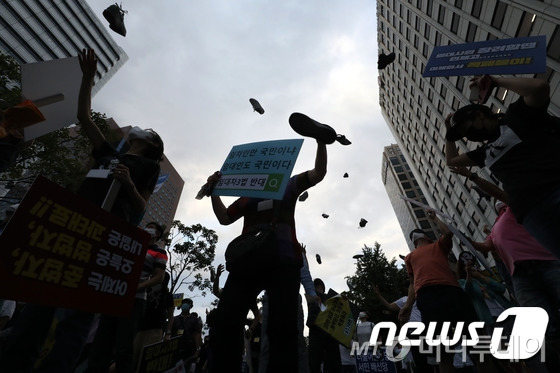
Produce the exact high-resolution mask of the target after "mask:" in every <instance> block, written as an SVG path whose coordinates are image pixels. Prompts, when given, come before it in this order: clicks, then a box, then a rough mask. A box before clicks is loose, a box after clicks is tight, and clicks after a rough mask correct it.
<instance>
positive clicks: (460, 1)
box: [455, 0, 463, 9]
mask: <svg viewBox="0 0 560 373" xmlns="http://www.w3.org/2000/svg"><path fill="white" fill-rule="evenodd" d="M455 7H457V8H459V9H461V8H462V7H463V0H455Z"/></svg>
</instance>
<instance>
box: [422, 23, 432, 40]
mask: <svg viewBox="0 0 560 373" xmlns="http://www.w3.org/2000/svg"><path fill="white" fill-rule="evenodd" d="M431 32H432V26H430V24H428V23H426V24H425V25H424V37H425V38H426V39H428V40H430V34H431Z"/></svg>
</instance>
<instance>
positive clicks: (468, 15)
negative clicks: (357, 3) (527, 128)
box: [377, 0, 560, 240]
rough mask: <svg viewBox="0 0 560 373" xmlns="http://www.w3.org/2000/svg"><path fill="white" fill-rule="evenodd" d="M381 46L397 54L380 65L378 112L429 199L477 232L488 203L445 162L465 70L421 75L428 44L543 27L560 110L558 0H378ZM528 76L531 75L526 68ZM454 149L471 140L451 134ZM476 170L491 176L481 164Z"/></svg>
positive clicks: (501, 99)
mask: <svg viewBox="0 0 560 373" xmlns="http://www.w3.org/2000/svg"><path fill="white" fill-rule="evenodd" d="M377 4H378V5H377V19H378V35H377V38H378V46H379V53H389V52H395V54H396V59H395V61H394V62H393V63H391V64H389V65H388V66H387V67H386V68H385V69H382V70H379V102H380V105H381V109H382V113H383V116H384V117H385V120H386V122H387V124H388V126H389V128H390V130H391V132H392V133H393V136H394V137H395V139H396V142H397V144H398V145H399V147H400V149H401V150H402V153H403V156H404V157H405V159H406V161H407V163H408V164H409V165H410V168H411V171H412V173H413V174H414V177H415V179H416V180H417V182H418V184H419V186H420V188H421V189H422V191H423V192H424V196H425V198H426V199H427V201H428V203H429V204H430V205H431V206H432V207H434V208H437V209H441V210H442V211H444V212H446V213H447V214H449V215H450V216H451V217H452V218H453V219H454V221H455V222H456V223H457V226H458V228H459V229H460V230H461V231H463V232H465V233H466V234H467V235H469V236H471V237H472V238H474V239H475V240H482V239H483V238H484V234H483V233H482V227H483V226H484V225H489V226H490V225H492V224H493V222H494V220H495V217H496V213H495V211H494V208H493V204H492V203H491V202H490V203H489V200H488V199H486V198H483V197H481V195H480V194H479V193H478V192H477V191H476V189H475V188H473V184H472V183H471V182H470V181H468V180H466V179H465V178H464V177H462V176H458V175H456V174H454V173H452V172H450V171H449V168H448V167H447V166H446V162H445V155H444V145H445V139H444V136H445V124H444V119H445V117H446V116H447V115H448V114H449V113H452V112H454V111H455V110H456V109H458V108H459V107H461V106H463V105H466V104H468V103H469V101H468V96H469V87H468V85H469V77H465V76H459V77H457V76H453V77H432V78H423V77H422V72H423V70H424V67H425V66H426V64H427V61H428V59H429V57H430V54H431V52H432V50H433V48H434V46H440V45H449V44H462V43H467V42H475V41H483V40H493V39H507V38H514V37H525V36H534V35H546V38H547V72H546V73H544V74H539V75H538V77H540V78H544V79H546V80H548V81H549V83H550V85H551V103H550V106H549V109H550V112H551V113H553V114H555V115H560V90H558V89H557V88H558V83H559V81H560V74H559V72H560V6H559V5H558V1H556V0H544V1H537V0H508V1H500V0H447V1H444V0H378V2H377ZM527 76H529V77H534V76H536V75H527ZM517 97H518V96H517V95H516V94H514V93H513V92H508V91H507V90H504V89H497V90H496V91H494V95H493V96H492V97H491V98H490V99H489V101H488V103H487V105H489V106H490V107H491V108H492V110H494V111H495V112H497V111H504V110H505V108H506V107H507V106H508V105H509V104H510V103H511V102H513V101H514V100H515V99H517ZM457 146H458V148H459V151H460V152H465V151H468V150H471V149H474V148H475V147H476V144H473V143H470V142H469V143H465V142H463V141H462V140H461V141H459V142H457ZM477 172H478V174H479V176H482V177H484V178H485V179H487V180H490V181H494V182H497V180H496V179H495V178H494V177H493V175H492V174H491V173H490V172H489V171H488V170H487V169H481V170H480V171H478V170H477Z"/></svg>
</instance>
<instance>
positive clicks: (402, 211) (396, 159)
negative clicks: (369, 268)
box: [381, 144, 439, 251]
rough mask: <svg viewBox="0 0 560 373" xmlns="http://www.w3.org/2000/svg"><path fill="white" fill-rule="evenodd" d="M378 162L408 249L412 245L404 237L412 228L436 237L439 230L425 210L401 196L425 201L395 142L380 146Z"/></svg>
mask: <svg viewBox="0 0 560 373" xmlns="http://www.w3.org/2000/svg"><path fill="white" fill-rule="evenodd" d="M381 163H382V164H381V179H382V181H383V185H385V190H387V195H388V196H389V200H390V201H391V205H392V206H393V210H394V211H395V215H396V216H397V220H398V222H399V225H400V226H401V230H402V232H403V235H404V237H405V240H406V242H407V244H408V248H409V250H410V251H412V250H413V249H414V245H413V243H412V242H411V241H410V239H409V237H408V234H409V233H410V232H411V231H412V230H413V229H416V228H420V229H423V230H424V231H426V232H427V233H428V234H429V235H431V236H432V238H433V239H435V238H436V237H439V230H438V229H437V226H436V225H435V224H434V223H433V222H432V221H431V220H430V219H429V218H428V216H427V215H426V210H425V209H424V208H422V207H420V206H418V205H414V204H412V203H410V202H408V201H407V200H405V199H403V198H401V196H405V197H408V198H411V199H414V200H416V201H418V202H420V203H422V204H424V205H427V204H428V201H427V200H426V198H425V197H424V193H423V192H422V190H421V189H420V186H419V185H418V182H417V181H416V179H415V178H414V174H413V173H412V171H411V169H410V166H409V165H408V163H407V161H406V158H405V157H404V155H403V154H402V152H401V149H400V148H399V146H398V145H396V144H391V145H389V146H386V147H385V148H384V149H383V157H382V159H381Z"/></svg>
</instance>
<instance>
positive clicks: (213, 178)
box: [206, 171, 233, 225]
mask: <svg viewBox="0 0 560 373" xmlns="http://www.w3.org/2000/svg"><path fill="white" fill-rule="evenodd" d="M220 177H222V174H221V173H220V172H219V171H216V172H214V173H213V174H212V175H210V176H209V177H208V179H207V180H206V182H207V184H208V185H214V184H215V183H217V182H218V180H220ZM210 200H211V201H212V210H213V211H214V215H216V218H218V221H219V222H220V224H222V225H229V224H231V223H233V220H232V219H231V218H230V217H229V215H228V214H227V208H226V206H225V205H224V203H223V202H222V199H221V198H220V196H215V195H211V196H210Z"/></svg>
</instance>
